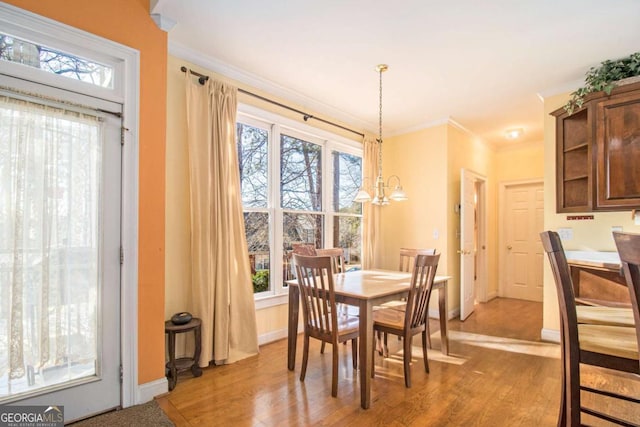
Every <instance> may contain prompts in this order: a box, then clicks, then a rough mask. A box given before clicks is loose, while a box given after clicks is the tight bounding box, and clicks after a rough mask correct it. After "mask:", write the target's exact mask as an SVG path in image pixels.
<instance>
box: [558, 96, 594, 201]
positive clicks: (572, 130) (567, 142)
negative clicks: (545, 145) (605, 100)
mask: <svg viewBox="0 0 640 427" xmlns="http://www.w3.org/2000/svg"><path fill="white" fill-rule="evenodd" d="M554 115H556V207H557V211H558V212H585V211H590V210H593V162H592V159H593V152H592V144H591V141H592V140H593V136H592V135H593V124H592V121H593V120H592V117H593V114H592V113H591V106H590V105H587V106H586V107H585V108H583V109H582V110H580V111H578V112H576V113H574V114H571V115H569V114H568V113H567V112H565V111H564V109H563V110H558V111H556V112H554Z"/></svg>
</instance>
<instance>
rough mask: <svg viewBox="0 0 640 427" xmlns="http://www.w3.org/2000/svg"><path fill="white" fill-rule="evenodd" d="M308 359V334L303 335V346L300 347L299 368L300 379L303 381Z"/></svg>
mask: <svg viewBox="0 0 640 427" xmlns="http://www.w3.org/2000/svg"><path fill="white" fill-rule="evenodd" d="M308 361H309V335H307V334H305V335H304V347H303V349H302V368H301V369H300V381H304V377H305V375H306V374H307V362H308Z"/></svg>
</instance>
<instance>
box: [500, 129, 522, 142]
mask: <svg viewBox="0 0 640 427" xmlns="http://www.w3.org/2000/svg"><path fill="white" fill-rule="evenodd" d="M523 133H524V130H523V129H522V128H517V129H507V130H506V132H505V133H504V137H505V138H507V139H518V138H520V137H521V136H522V134H523Z"/></svg>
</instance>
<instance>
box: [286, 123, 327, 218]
mask: <svg viewBox="0 0 640 427" xmlns="http://www.w3.org/2000/svg"><path fill="white" fill-rule="evenodd" d="M280 148H281V152H280V196H281V198H282V208H284V209H293V210H300V211H316V212H317V211H321V210H322V147H320V146H319V145H317V144H313V143H311V142H306V141H303V140H301V139H298V138H294V137H291V136H287V135H282V136H281V138H280Z"/></svg>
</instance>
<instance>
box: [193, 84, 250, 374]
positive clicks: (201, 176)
mask: <svg viewBox="0 0 640 427" xmlns="http://www.w3.org/2000/svg"><path fill="white" fill-rule="evenodd" d="M185 82H186V95H187V97H186V98H187V135H188V145H189V171H190V186H189V193H190V208H191V260H192V261H191V262H192V281H191V286H192V295H193V301H192V304H193V312H194V315H196V316H197V317H200V318H201V319H202V355H201V357H200V366H202V367H204V366H207V365H208V364H209V362H211V361H214V362H215V363H216V364H222V363H233V362H235V361H238V360H240V359H244V358H246V357H249V356H252V355H255V354H257V353H258V335H257V328H256V313H255V304H254V299H253V288H252V284H251V270H250V266H249V256H248V249H247V242H246V237H245V229H244V217H243V213H242V197H241V189H240V173H239V167H238V158H237V151H236V110H237V93H238V90H237V88H235V87H233V86H230V85H228V84H224V83H222V82H219V81H216V80H214V79H209V80H208V81H207V82H206V83H205V84H204V85H201V84H199V83H198V82H196V81H194V80H193V79H192V78H191V76H190V74H189V73H185Z"/></svg>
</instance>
